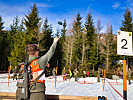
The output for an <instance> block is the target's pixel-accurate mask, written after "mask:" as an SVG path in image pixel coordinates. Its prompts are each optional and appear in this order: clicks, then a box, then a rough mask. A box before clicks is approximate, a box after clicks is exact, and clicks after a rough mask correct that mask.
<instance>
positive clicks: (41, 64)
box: [38, 38, 59, 70]
mask: <svg viewBox="0 0 133 100" xmlns="http://www.w3.org/2000/svg"><path fill="white" fill-rule="evenodd" d="M58 40H59V38H54V42H53V44H52V46H51V47H50V49H49V51H48V52H47V53H46V54H45V55H43V56H42V57H41V58H39V60H38V63H39V67H40V68H41V69H42V70H43V69H44V68H45V66H46V64H47V63H48V62H49V60H50V59H51V57H52V56H53V54H54V52H55V49H56V45H57V42H58Z"/></svg>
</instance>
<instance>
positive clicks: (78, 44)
mask: <svg viewBox="0 0 133 100" xmlns="http://www.w3.org/2000/svg"><path fill="white" fill-rule="evenodd" d="M81 19H82V17H81V16H80V13H78V14H77V17H76V20H75V21H74V24H73V34H74V37H75V39H74V44H73V55H72V60H73V62H72V65H73V69H74V68H75V67H77V68H79V69H80V68H81V63H82V34H83V28H82V25H81V23H82V22H81Z"/></svg>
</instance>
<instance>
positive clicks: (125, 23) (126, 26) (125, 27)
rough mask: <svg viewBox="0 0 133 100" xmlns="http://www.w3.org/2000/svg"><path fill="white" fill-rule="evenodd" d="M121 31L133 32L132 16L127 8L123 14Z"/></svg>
mask: <svg viewBox="0 0 133 100" xmlns="http://www.w3.org/2000/svg"><path fill="white" fill-rule="evenodd" d="M120 29H121V31H127V32H133V28H132V16H131V11H130V10H129V8H128V7H127V8H126V10H125V14H124V20H122V27H120Z"/></svg>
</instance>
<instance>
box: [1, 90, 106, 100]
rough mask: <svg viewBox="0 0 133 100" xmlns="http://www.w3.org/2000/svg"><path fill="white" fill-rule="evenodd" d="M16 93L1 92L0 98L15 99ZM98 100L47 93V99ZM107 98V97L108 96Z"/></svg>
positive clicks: (95, 99)
mask: <svg viewBox="0 0 133 100" xmlns="http://www.w3.org/2000/svg"><path fill="white" fill-rule="evenodd" d="M15 98H16V93H9V92H0V100H9V99H10V100H15ZM51 99H52V100H98V97H88V96H69V95H46V100H51ZM106 100H107V98H106Z"/></svg>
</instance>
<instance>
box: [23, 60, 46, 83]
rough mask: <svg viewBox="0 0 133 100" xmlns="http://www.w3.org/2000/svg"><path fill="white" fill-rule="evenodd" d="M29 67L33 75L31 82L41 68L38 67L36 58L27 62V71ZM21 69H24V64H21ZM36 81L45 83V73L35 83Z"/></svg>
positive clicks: (40, 71)
mask: <svg viewBox="0 0 133 100" xmlns="http://www.w3.org/2000/svg"><path fill="white" fill-rule="evenodd" d="M30 67H31V74H32V76H33V78H32V82H33V81H34V80H35V79H36V78H37V77H38V76H39V75H40V74H41V73H42V72H43V70H42V69H41V68H40V67H39V64H38V59H35V60H33V61H32V62H31V63H30V64H29V66H28V71H29V70H30ZM21 69H24V65H21ZM23 72H24V71H23ZM23 72H22V74H23ZM38 82H41V83H45V74H44V75H42V76H41V77H40V78H39V80H38V81H37V82H36V83H38Z"/></svg>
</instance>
